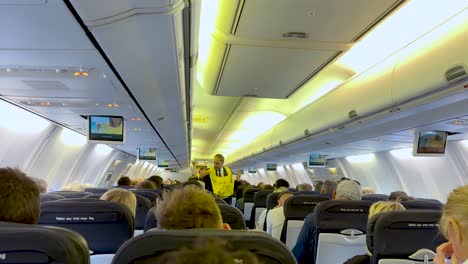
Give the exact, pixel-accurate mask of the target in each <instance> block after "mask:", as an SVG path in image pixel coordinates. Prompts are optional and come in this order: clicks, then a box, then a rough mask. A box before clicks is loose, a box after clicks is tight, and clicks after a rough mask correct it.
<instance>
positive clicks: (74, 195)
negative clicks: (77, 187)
mask: <svg viewBox="0 0 468 264" xmlns="http://www.w3.org/2000/svg"><path fill="white" fill-rule="evenodd" d="M50 194H57V195H60V196H63V197H65V198H83V197H85V196H87V195H90V194H92V193H89V192H69V191H56V192H50Z"/></svg>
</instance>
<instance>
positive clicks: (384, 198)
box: [362, 194, 388, 202]
mask: <svg viewBox="0 0 468 264" xmlns="http://www.w3.org/2000/svg"><path fill="white" fill-rule="evenodd" d="M362 200H364V201H371V202H378V201H388V195H386V194H366V195H363V196H362Z"/></svg>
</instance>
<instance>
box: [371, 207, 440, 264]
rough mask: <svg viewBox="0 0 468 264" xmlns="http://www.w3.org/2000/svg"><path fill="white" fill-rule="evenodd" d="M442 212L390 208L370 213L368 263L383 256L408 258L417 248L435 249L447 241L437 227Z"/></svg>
mask: <svg viewBox="0 0 468 264" xmlns="http://www.w3.org/2000/svg"><path fill="white" fill-rule="evenodd" d="M441 215H442V213H441V211H436V210H407V211H393V212H385V213H381V214H377V215H375V216H373V217H372V218H371V219H370V221H369V225H368V228H367V247H368V249H369V251H371V252H372V257H371V263H375V264H377V263H379V260H383V259H403V260H410V258H409V256H411V255H413V254H414V253H415V252H417V251H418V250H420V249H429V250H431V251H434V252H435V250H436V247H437V246H438V245H440V244H442V243H444V242H445V241H446V240H445V238H444V237H443V236H442V235H441V233H440V231H439V227H438V223H439V220H440V217H441Z"/></svg>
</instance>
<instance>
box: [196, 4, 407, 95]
mask: <svg viewBox="0 0 468 264" xmlns="http://www.w3.org/2000/svg"><path fill="white" fill-rule="evenodd" d="M218 2H219V5H220V7H219V10H218V15H219V17H223V19H222V21H223V22H221V20H220V21H218V23H217V28H216V29H215V31H214V32H211V35H210V36H207V37H208V38H210V39H211V47H210V50H209V52H210V55H209V56H208V59H207V62H204V63H205V64H206V65H202V67H201V68H202V76H203V78H202V79H203V81H202V85H203V87H204V88H205V90H206V91H207V92H209V93H212V94H213V95H220V96H252V97H258V98H288V97H289V96H290V95H291V94H293V93H294V92H295V91H296V90H298V89H299V88H300V87H302V86H303V85H304V84H305V83H306V82H307V81H309V79H311V78H313V77H314V76H315V75H316V74H317V73H318V72H319V71H321V70H322V69H323V68H324V67H325V66H326V65H327V64H329V63H330V62H331V61H333V59H334V58H335V57H336V56H337V55H339V54H340V53H341V52H342V51H346V50H348V49H349V48H351V47H352V45H353V43H354V42H355V41H356V40H357V39H359V37H360V36H362V35H363V34H364V33H365V32H367V30H369V28H371V27H372V26H373V25H375V24H376V23H378V22H379V21H380V19H382V18H383V17H384V16H385V15H386V14H388V13H389V12H391V11H392V10H393V9H394V8H395V7H396V6H397V5H398V4H400V3H401V2H402V1H399V0H391V1H373V0H356V1H340V0H331V1H320V0H297V1H294V4H292V3H290V2H289V1H270V0H258V1H241V0H237V1H234V0H230V1H218ZM220 14H221V15H220ZM317 24H320V27H317V26H316V25H317ZM202 26H203V25H202ZM207 42H209V41H207ZM201 45H202V44H201Z"/></svg>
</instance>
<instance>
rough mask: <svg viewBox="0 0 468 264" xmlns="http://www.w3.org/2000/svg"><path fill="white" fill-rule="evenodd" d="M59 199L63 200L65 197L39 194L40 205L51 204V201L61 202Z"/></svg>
mask: <svg viewBox="0 0 468 264" xmlns="http://www.w3.org/2000/svg"><path fill="white" fill-rule="evenodd" d="M61 199H65V197H63V196H61V195H58V194H52V193H41V203H45V202H51V201H56V200H61Z"/></svg>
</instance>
